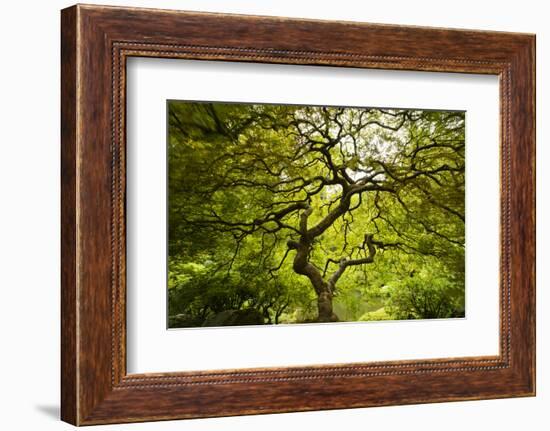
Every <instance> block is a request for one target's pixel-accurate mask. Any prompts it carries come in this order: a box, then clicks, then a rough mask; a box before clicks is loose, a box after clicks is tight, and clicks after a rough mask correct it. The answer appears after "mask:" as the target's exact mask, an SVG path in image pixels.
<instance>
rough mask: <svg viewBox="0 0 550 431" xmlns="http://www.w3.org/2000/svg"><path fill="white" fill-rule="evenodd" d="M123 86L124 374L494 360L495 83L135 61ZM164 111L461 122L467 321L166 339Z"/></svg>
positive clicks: (481, 78)
mask: <svg viewBox="0 0 550 431" xmlns="http://www.w3.org/2000/svg"><path fill="white" fill-rule="evenodd" d="M126 82H127V91H128V95H127V97H128V99H127V106H128V119H127V124H128V127H127V136H128V142H127V175H128V194H127V195H128V198H127V210H128V215H127V257H128V260H127V265H126V267H127V274H128V276H127V277H128V279H127V288H128V293H127V298H128V318H127V322H128V327H127V328H128V329H127V330H128V338H127V340H128V372H129V373H144V372H162V371H187V370H204V369H223V368H246V367H268V366H285V365H307V364H337V363H350V362H368V361H383V360H404V359H427V358H443V357H460V356H491V355H493V356H495V355H497V354H498V347H499V343H498V340H499V338H498V335H499V334H498V333H499V315H498V306H499V294H498V287H499V271H498V269H499V268H498V264H499V253H498V245H499V226H498V223H495V220H498V218H499V188H500V185H499V162H500V160H499V139H498V137H499V116H498V114H499V103H498V99H499V97H498V95H499V82H498V77H496V76H490V75H467V74H456V73H427V72H405V71H387V70H386V71H381V70H361V69H351V68H344V69H342V68H334V67H332V68H331V67H311V66H301V67H298V66H288V65H274V64H262V65H257V64H256V65H255V64H242V63H227V62H225V63H224V62H204V61H190V60H174V59H151V58H134V59H130V60H129V63H128V77H127V81H126ZM198 82H205V83H208V84H207V85H197V83H198ZM320 88H322V89H323V91H322V92H320V91H319V89H320ZM167 99H179V100H182V99H187V100H211V101H233V102H245V101H246V102H259V103H261V102H270V103H295V104H313V105H318V104H325V105H327V104H328V105H338V106H364V105H365V103H367V104H370V106H381V107H384V106H387V107H409V108H412V107H414V108H418V109H421V108H424V109H448V110H464V111H466V143H467V144H466V234H467V235H466V318H465V319H437V320H422V321H408V322H406V321H405V322H361V323H351V322H346V323H338V324H335V323H332V324H328V325H326V324H307V325H277V326H253V327H251V326H249V327H241V328H229V327H226V328H217V329H213V328H193V329H174V330H169V331H167V330H166V293H167V290H166V289H165V288H164V289H162V288H163V287H165V286H166V240H167V239H166V231H167V230H166V178H167V172H166V142H165V141H166V100H167ZM321 341H322V342H321ZM327 345H330V348H329V349H327V348H326V346H327Z"/></svg>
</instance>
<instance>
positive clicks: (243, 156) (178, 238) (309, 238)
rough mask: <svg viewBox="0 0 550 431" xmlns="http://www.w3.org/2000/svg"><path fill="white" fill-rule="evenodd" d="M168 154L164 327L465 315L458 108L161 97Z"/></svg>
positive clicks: (460, 115)
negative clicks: (307, 268)
mask: <svg viewBox="0 0 550 431" xmlns="http://www.w3.org/2000/svg"><path fill="white" fill-rule="evenodd" d="M168 154H169V156H168V172H169V190H168V194H169V199H168V217H169V223H168V253H169V261H168V266H169V268H168V270H169V271H168V272H169V273H168V298H169V303H168V309H169V310H168V311H169V316H170V319H169V325H170V326H171V327H186V326H203V325H206V326H208V325H211V324H215V325H235V324H261V323H264V324H270V323H271V324H275V323H296V322H312V321H316V320H317V319H318V318H319V315H318V294H319V289H325V290H327V289H328V290H327V291H330V293H331V297H333V310H334V313H335V315H337V317H338V318H339V319H340V320H345V321H357V320H365V321H366V320H385V319H419V318H446V317H460V316H463V315H464V235H465V229H464V113H459V112H436V111H419V110H382V109H359V108H323V107H308V106H275V105H252V104H223V103H215V104H213V103H189V102H170V103H169V138H168ZM348 195H349V200H348V201H346V199H347V198H346V196H348ZM335 211H336V213H337V214H336V213H335ZM333 214H336V216H335V217H332V215H333ZM301 219H304V220H306V229H309V231H308V232H306V231H305V230H303V229H302V226H301V224H300V223H301V222H300V220H301ZM325 222H326V226H324V223H325ZM316 228H317V230H316ZM368 235H370V236H368ZM368 238H370V240H368ZM300 241H302V242H301V244H305V245H303V246H302V247H304V250H305V253H304V255H305V256H306V261H307V263H308V264H310V265H311V266H312V267H313V268H315V269H314V271H316V272H317V273H318V274H319V276H320V278H321V279H322V280H323V283H324V284H323V283H321V284H319V283H318V284H317V285H315V283H314V282H313V281H312V279H308V276H305V275H304V274H303V273H302V272H300V270H299V268H298V269H297V266H296V259H297V256H298V253H299V247H300V246H299V244H300ZM369 241H370V242H369ZM293 244H294V245H293ZM371 246H372V248H373V250H374V253H372V255H371V249H370V247H371ZM369 257H371V258H372V259H369ZM343 259H345V261H346V262H347V263H346V264H345V265H347V266H346V267H345V268H344V269H345V271H344V270H343V271H342V274H340V276H339V277H338V278H336V281H334V283H332V284H330V283H331V276H332V275H333V274H335V273H336V272H337V270H338V268H339V267H341V266H342V265H343V263H342V262H344V260H343Z"/></svg>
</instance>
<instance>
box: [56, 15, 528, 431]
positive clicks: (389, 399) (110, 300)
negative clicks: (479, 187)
mask: <svg viewBox="0 0 550 431" xmlns="http://www.w3.org/2000/svg"><path fill="white" fill-rule="evenodd" d="M205 29H208V31H205ZM336 35H337V36H336ZM61 50H62V56H61V58H62V60H61V71H62V93H61V107H62V112H61V122H62V123H61V125H62V134H61V137H62V148H61V160H62V163H61V169H62V181H61V185H62V218H61V224H62V247H61V253H62V295H61V305H62V325H61V339H62V345H61V350H62V352H61V353H62V373H61V375H62V378H61V387H62V391H61V392H62V395H61V416H62V419H63V420H65V421H67V422H70V423H72V424H75V425H88V424H101V423H113V422H136V421H146V420H161V419H176V418H191V417H207V416H226V415H239V414H253V413H272V412H288V411H306V410H320V409H339V408H351V407H365V406H381V405H389V404H411V403H423V402H441V401H449V400H471V399H481V398H501V397H511V396H529V395H534V393H535V125H534V123H535V104H534V102H535V76H534V75H535V36H534V35H528V34H512V33H500V32H486V31H469V30H448V29H435V28H422V27H401V26H389V25H375V24H361V23H351V22H329V21H312V20H296V19H285V18H272V17H253V16H240V15H219V14H205V13H195V12H192V13H191V12H177V11H165V10H152V9H151V10H147V9H132V8H119V7H102V6H81V5H78V6H73V7H71V8H68V9H65V10H63V11H62V26H61ZM130 56H143V57H165V58H186V59H199V60H223V61H241V62H257V63H260V62H261V63H287V64H302V65H330V66H346V67H357V68H377V69H404V70H419V71H444V72H464V73H481V74H494V75H498V76H499V77H500V106H501V112H500V115H501V134H500V136H501V199H500V202H501V219H500V226H501V253H500V254H501V269H500V272H501V282H500V289H501V296H500V299H501V301H500V304H501V306H500V317H501V319H500V321H501V327H500V336H501V343H500V354H499V355H498V356H494V357H464V358H445V359H434V360H423V361H401V362H381V363H363V364H341V365H330V366H328V365H327V366H304V367H292V368H268V369H245V370H227V371H208V370H206V371H204V372H180V373H160V374H141V375H136V374H130V375H127V373H126V366H125V362H126V357H125V355H126V352H125V333H126V330H125V287H126V286H125V232H124V228H125V206H124V202H125V97H126V94H125V91H126V90H125V76H126V68H125V65H126V59H127V58H128V57H130ZM495 222H497V221H496V220H495Z"/></svg>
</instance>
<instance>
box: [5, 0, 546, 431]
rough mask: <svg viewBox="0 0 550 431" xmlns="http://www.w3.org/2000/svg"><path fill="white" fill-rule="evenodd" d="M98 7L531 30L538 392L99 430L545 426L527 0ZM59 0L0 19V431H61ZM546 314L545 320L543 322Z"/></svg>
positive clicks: (21, 7)
mask: <svg viewBox="0 0 550 431" xmlns="http://www.w3.org/2000/svg"><path fill="white" fill-rule="evenodd" d="M103 3H109V4H120V5H133V6H149V7H165V8H174V9H188V10H210V11H221V12H234V13H250V14H264V15H283V16H296V17H309V18H322V19H346V20H358V21H370V22H381V23H393V24H412V25H431V26H441V27H457V28H478V29H488V30H506V31H525V32H536V33H537V47H538V49H537V76H538V81H537V93H538V97H537V113H538V115H537V118H538V124H537V138H538V174H537V176H538V199H537V200H538V204H537V211H538V220H539V223H538V240H537V247H538V262H539V268H538V271H537V272H538V275H537V277H538V289H537V290H538V293H537V311H538V318H537V328H538V329H537V334H538V347H537V352H538V378H537V383H538V391H537V392H538V396H537V397H536V398H524V399H507V400H493V401H475V402H460V403H444V404H433V405H417V406H403V407H401V406H396V407H384V408H371V409H356V410H341V411H329V412H310V413H293V414H285V415H268V416H249V417H237V418H221V419H206V420H193V421H184V422H181V421H175V422H164V423H156V424H134V425H122V426H105V427H97V428H95V429H113V430H117V429H118V430H121V429H129V430H131V429H135V430H142V429H143V430H176V429H177V430H184V431H185V430H203V431H205V430H228V429H229V430H237V429H238V430H258V429H262V430H279V429H286V428H288V429H302V430H307V429H316V430H340V429H346V428H350V429H358V428H361V429H364V428H367V427H368V428H371V429H388V430H398V429H407V430H423V431H428V430H434V431H435V430H440V429H445V430H448V431H453V430H460V431H463V430H466V429H484V428H487V429H498V430H500V431H504V430H517V429H529V430H546V429H548V424H549V423H550V412H549V409H548V406H549V405H550V365H549V361H550V350H549V348H550V347H549V346H550V343H549V340H548V339H549V336H550V329H548V328H550V319H549V317H548V310H549V309H550V297H549V295H548V294H547V293H546V292H545V288H544V287H545V285H546V284H548V281H549V280H548V277H549V276H550V272H548V269H547V268H545V266H544V262H545V261H547V260H548V257H549V256H548V252H549V249H548V247H549V244H550V231H549V230H548V228H547V225H546V224H545V222H544V220H545V219H548V217H550V213H549V211H550V207H549V205H550V203H549V202H550V201H549V199H550V194H549V193H548V191H547V189H548V186H549V183H550V171H549V170H548V169H545V170H543V167H544V166H548V164H549V163H550V152H549V149H548V147H547V146H545V145H544V144H545V143H546V142H547V141H548V139H549V133H550V126H549V125H548V122H547V121H545V119H548V118H549V117H550V99H549V96H550V93H549V83H550V69H549V60H548V59H549V57H548V52H550V28H548V16H549V13H548V11H547V10H545V2H542V1H536V0H524V1H521V2H518V1H487V2H480V1H478V0H472V1H471V0H463V1H460V2H454V3H448V2H441V1H416V2H410V1H406V0H394V1H393V2H391V3H387V2H376V3H374V2H359V1H357V0H339V1H337V2H335V1H323V2H321V1H312V2H308V1H301V2H299V1H297V0H264V1H260V0H257V1H254V2H252V1H244V0H243V1H237V0H197V1H183V0H182V1H168V0H159V1H153V0H149V1H144V0H141V1H140V0H132V1H129V2H127V1H122V0H121V1H118V2H109V1H107V0H105V1H103ZM69 4H70V3H69V2H65V1H58V0H51V1H48V2H40V1H27V2H5V4H3V5H2V6H3V8H2V13H1V15H0V31H1V32H2V34H1V36H2V37H1V39H0V40H1V41H2V48H3V49H2V54H3V55H2V63H1V65H0V74H1V79H0V107H1V110H2V111H1V112H0V118H1V119H2V122H1V123H0V124H1V127H0V136H1V140H0V152H1V153H0V184H1V186H0V191H1V193H2V211H1V212H0V220H1V223H0V262H1V266H0V287H1V292H2V295H3V297H2V301H1V312H0V328H2V329H1V333H0V334H1V336H2V353H1V355H0V367H1V368H0V369H1V370H2V381H1V382H0V397H1V400H0V401H1V405H2V410H1V413H2V414H1V415H0V426H1V427H2V428H3V429H8V430H27V429H39V430H63V429H70V428H71V427H70V426H69V425H66V424H63V423H61V422H59V421H58V420H57V416H58V409H59V404H58V399H59V387H58V385H59V9H60V8H62V7H65V6H68V5H69ZM545 313H546V314H545Z"/></svg>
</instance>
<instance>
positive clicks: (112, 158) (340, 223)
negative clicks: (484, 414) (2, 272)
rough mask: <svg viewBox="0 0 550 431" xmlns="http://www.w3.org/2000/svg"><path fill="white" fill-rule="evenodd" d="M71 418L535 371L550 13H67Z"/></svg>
mask: <svg viewBox="0 0 550 431" xmlns="http://www.w3.org/2000/svg"><path fill="white" fill-rule="evenodd" d="M61 45H62V46H61V49H62V64H61V71H62V94H61V107H62V112H61V117H62V153H61V161H62V184H61V186H62V286H61V287H62V328H61V329H62V345H61V350H62V364H61V365H62V373H61V374H62V382H61V385H62V391H61V393H62V395H61V396H62V400H61V415H62V419H63V420H65V421H67V422H69V423H72V424H75V425H92V424H105V423H118V422H138V421H152V420H166V419H179V418H196V417H212V416H229V415H242V414H257V413H274V412H290V411H307V410H321V409H342V408H353V407H369V406H382V405H395V404H413V403H429V402H442V401H455V400H475V399H490V398H503V397H516V396H533V395H534V394H535V120H534V118H535V112H534V110H535V108H534V106H535V105H534V102H535V76H534V73H535V72H534V71H535V37H534V35H529V34H517V33H504V32H487V31H473V30H450V29H438V28H423V27H403V26H391V25H379V24H366V23H353V22H330V21H314V20H297V19H287V18H275V17H255V16H240V15H220V14H212V13H197V12H179V11H168V10H153V9H134V8H119V7H104V6H93V5H77V6H73V7H70V8H68V9H65V10H63V11H62V26H61Z"/></svg>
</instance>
